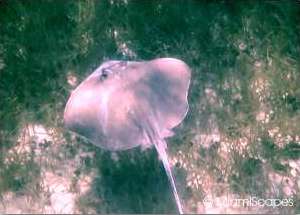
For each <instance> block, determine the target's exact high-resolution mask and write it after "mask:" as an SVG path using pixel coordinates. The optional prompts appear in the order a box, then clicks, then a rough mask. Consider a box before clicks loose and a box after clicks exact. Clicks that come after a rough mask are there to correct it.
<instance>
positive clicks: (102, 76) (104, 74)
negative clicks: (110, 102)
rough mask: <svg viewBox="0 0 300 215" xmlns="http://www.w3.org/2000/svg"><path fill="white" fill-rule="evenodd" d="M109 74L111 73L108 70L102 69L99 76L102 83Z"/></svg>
mask: <svg viewBox="0 0 300 215" xmlns="http://www.w3.org/2000/svg"><path fill="white" fill-rule="evenodd" d="M109 73H111V71H110V70H109V69H106V68H103V69H102V70H101V75H100V79H101V80H102V81H103V80H105V79H107V78H108V75H109Z"/></svg>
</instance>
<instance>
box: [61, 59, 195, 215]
mask: <svg viewBox="0 0 300 215" xmlns="http://www.w3.org/2000/svg"><path fill="white" fill-rule="evenodd" d="M190 78H191V72H190V69H189V67H188V66H187V65H186V64H185V63H184V62H183V61H181V60H179V59H175V58H158V59H154V60H151V61H117V60H112V61H107V62H104V63H103V64H101V65H100V67H98V68H97V69H96V70H95V71H94V72H93V73H92V74H91V75H90V76H88V77H87V78H86V79H85V80H84V81H83V82H82V83H81V84H80V85H79V86H78V87H77V88H76V89H75V90H74V91H73V92H72V93H71V96H70V98H69V100H68V102H67V104H66V107H65V112H64V123H65V126H66V127H67V128H68V129H69V130H71V131H73V132H75V133H77V134H79V135H81V136H83V137H85V138H87V139H88V140H89V141H90V142H91V143H93V144H95V145H96V146H99V147H101V148H103V149H105V150H110V151H119V150H127V149H131V148H134V147H137V146H141V147H143V148H145V147H149V146H152V145H154V146H155V148H156V150H157V152H158V154H159V157H160V159H161V161H162V163H163V166H164V168H165V170H166V174H167V176H168V180H169V182H170V184H171V187H172V191H173V194H174V197H175V201H176V204H177V207H178V211H179V212H180V213H182V205H181V203H180V199H179V196H178V193H177V189H176V186H175V182H174V178H173V175H172V171H171V168H170V164H169V161H168V156H167V144H166V141H165V138H167V137H170V136H173V135H174V133H173V131H172V129H173V128H174V127H176V126H178V125H179V124H180V123H181V122H182V120H183V119H184V118H185V116H186V114H187V112H188V108H189V106H188V100H187V96H188V88H189V84H190Z"/></svg>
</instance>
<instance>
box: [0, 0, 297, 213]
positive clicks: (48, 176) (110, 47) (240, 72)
mask: <svg viewBox="0 0 300 215" xmlns="http://www.w3.org/2000/svg"><path fill="white" fill-rule="evenodd" d="M0 23H1V24H0V32H1V34H0V35H1V36H0V119H1V121H0V144H1V145H0V148H1V154H0V167H1V168H0V193H1V199H2V202H3V204H0V211H1V212H2V213H8V212H11V213H19V212H25V213H26V212H27V213H30V212H40V213H42V212H45V213H52V212H64V213H71V212H99V213H101V212H102V213H175V212H176V211H177V209H176V204H175V202H174V199H173V196H172V190H171V187H170V186H169V183H168V178H167V176H166V175H165V172H164V169H163V165H162V164H161V162H160V161H159V160H158V159H157V158H158V157H157V153H156V152H155V150H154V149H146V150H144V151H142V152H141V149H133V150H131V151H126V152H118V153H113V154H111V153H109V152H105V151H103V150H101V149H98V148H97V147H94V146H93V145H91V144H89V143H88V142H87V141H86V140H84V139H81V138H78V137H76V136H74V135H73V134H71V133H70V132H68V131H67V130H65V129H64V128H63V125H62V116H63V110H64V106H65V103H66V101H67V98H68V97H69V94H70V92H71V91H72V90H73V89H74V88H75V87H76V86H77V84H78V83H80V82H81V81H82V80H84V79H85V78H86V77H87V76H88V75H89V74H90V73H91V72H92V71H93V70H94V69H95V68H97V67H98V66H99V65H100V64H101V63H102V62H103V61H104V60H107V59H118V60H149V59H153V58H157V57H175V58H180V59H182V60H184V61H185V62H186V63H187V64H188V65H189V66H190V67H191V70H192V77H193V79H192V81H191V87H190V92H189V95H190V96H189V98H188V99H189V103H190V111H189V113H188V115H187V118H186V119H185V120H184V122H183V123H182V124H181V125H180V126H179V127H178V128H177V129H176V135H175V136H174V137H172V138H170V139H168V143H169V144H168V145H169V156H170V158H169V160H170V162H171V168H172V170H173V171H174V176H175V178H176V185H177V188H178V193H179V195H180V196H181V198H182V204H183V208H184V211H186V212H190V213H197V212H198V213H208V212H212V213H219V212H223V213H238V212H258V211H259V212H261V211H264V212H269V213H273V212H280V213H284V212H289V213H294V212H297V211H298V212H299V206H298V205H297V204H296V202H299V189H300V187H299V185H300V182H299V176H300V168H299V166H300V161H299V143H300V136H299V134H300V130H299V129H300V126H299V119H300V90H299V82H300V80H299V79H300V75H299V50H300V49H299V33H298V32H299V30H300V29H299V24H298V23H299V5H298V4H297V3H293V2H260V1H257V2H253V3H252V2H251V3H244V2H236V3H233V2H232V1H226V2H206V1H201V2H200V1H180V0H179V1H175V2H174V1H155V2H147V3H140V2H137V1H129V0H128V1H112V0H111V1H64V2H59V3H58V2H57V1H45V2H42V3H41V2H36V1H22V2H21V1H7V0H2V1H0ZM250 197H257V198H263V199H274V198H277V199H287V200H291V201H292V202H293V203H295V204H293V205H290V206H283V207H268V206H266V205H264V206H263V207H252V206H251V205H247V207H245V206H244V205H238V206H234V205H233V204H228V202H232V200H233V199H239V198H244V199H245V198H250ZM228 199H229V201H228ZM207 200H209V201H207ZM225 200H227V201H225ZM224 201H225V203H226V204H225V203H224ZM220 202H221V203H220ZM222 202H223V203H222ZM211 203H214V204H211ZM66 205H67V206H66Z"/></svg>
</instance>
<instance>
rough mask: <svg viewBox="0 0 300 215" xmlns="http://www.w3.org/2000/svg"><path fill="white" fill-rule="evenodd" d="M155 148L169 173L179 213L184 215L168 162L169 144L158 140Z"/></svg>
mask: <svg viewBox="0 0 300 215" xmlns="http://www.w3.org/2000/svg"><path fill="white" fill-rule="evenodd" d="M154 145H155V148H156V150H157V152H158V154H159V156H160V158H161V160H162V163H163V165H164V168H165V170H166V173H167V176H168V180H169V182H170V184H171V187H172V191H173V194H174V197H175V201H176V204H177V208H178V211H179V213H180V214H183V211H182V205H181V202H180V199H179V196H178V192H177V189H176V185H175V181H174V177H173V174H172V170H171V167H170V163H169V160H168V155H167V151H166V149H167V143H166V142H165V140H164V139H162V140H161V139H160V140H157V141H156V142H155V143H154Z"/></svg>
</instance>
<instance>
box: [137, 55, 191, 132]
mask: <svg viewBox="0 0 300 215" xmlns="http://www.w3.org/2000/svg"><path fill="white" fill-rule="evenodd" d="M147 68H148V71H147V74H146V75H145V78H144V79H143V81H144V82H143V83H142V84H143V85H144V86H141V87H140V88H147V89H148V90H144V91H142V92H145V93H144V95H142V96H141V97H147V100H148V101H149V106H150V107H151V108H152V110H154V111H155V112H156V115H157V118H158V119H159V120H160V122H159V123H160V126H161V127H163V128H166V129H169V130H170V129H172V128H174V127H176V126H177V125H178V124H179V123H180V122H181V121H182V120H183V119H184V117H185V115H186V114H187V111H188V100H187V95H188V89H189V84H190V79H191V71H190V69H189V67H188V66H187V65H186V64H185V63H184V62H183V61H181V60H178V59H174V58H160V59H156V60H153V61H150V62H149V63H148V67H147ZM140 91H141V90H140Z"/></svg>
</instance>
